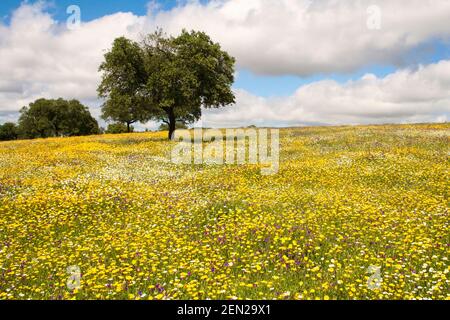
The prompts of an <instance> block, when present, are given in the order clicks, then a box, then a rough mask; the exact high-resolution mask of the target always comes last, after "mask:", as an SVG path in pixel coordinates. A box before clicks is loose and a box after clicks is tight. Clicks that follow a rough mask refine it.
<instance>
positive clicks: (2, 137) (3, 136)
mask: <svg viewBox="0 0 450 320" xmlns="http://www.w3.org/2000/svg"><path fill="white" fill-rule="evenodd" d="M17 137H18V128H17V125H16V124H15V123H12V122H6V123H4V124H2V125H0V141H7V140H16V139H17Z"/></svg>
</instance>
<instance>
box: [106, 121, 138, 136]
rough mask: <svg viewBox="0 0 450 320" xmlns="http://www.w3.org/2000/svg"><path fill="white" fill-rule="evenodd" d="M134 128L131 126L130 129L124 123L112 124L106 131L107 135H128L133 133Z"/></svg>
mask: <svg viewBox="0 0 450 320" xmlns="http://www.w3.org/2000/svg"><path fill="white" fill-rule="evenodd" d="M133 131H134V127H133V126H130V127H129V128H128V127H127V125H125V124H123V123H120V122H119V123H112V124H109V125H108V128H107V129H106V131H105V133H107V134H119V133H127V132H133Z"/></svg>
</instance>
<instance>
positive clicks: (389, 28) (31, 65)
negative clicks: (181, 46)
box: [0, 0, 450, 126]
mask: <svg viewBox="0 0 450 320" xmlns="http://www.w3.org/2000/svg"><path fill="white" fill-rule="evenodd" d="M372 4H376V5H379V7H380V8H381V10H382V11H381V12H382V23H381V30H378V31H376V30H368V29H367V26H366V20H367V13H366V9H367V7H368V6H369V5H372ZM44 6H45V5H44V4H42V3H37V4H34V5H28V4H23V5H21V7H20V8H18V9H17V10H16V11H15V12H14V14H13V15H12V17H11V23H10V24H9V25H3V24H2V23H0V74H1V75H2V76H1V79H0V122H3V121H6V120H8V121H9V120H14V119H16V118H17V111H18V110H20V108H21V107H22V106H24V105H27V104H28V103H29V102H31V101H33V100H35V99H36V98H39V97H48V98H50V97H59V96H62V97H65V98H77V99H80V100H82V101H83V102H85V103H87V104H89V105H90V106H91V107H92V110H93V113H94V115H95V116H97V117H98V116H99V110H98V105H99V104H100V102H99V101H98V100H97V94H96V88H97V85H98V83H99V80H100V75H99V73H98V72H97V69H98V66H99V64H100V63H101V61H102V57H103V53H104V52H105V50H106V49H108V48H109V47H110V45H111V43H112V41H113V39H114V38H116V37H118V36H122V35H124V36H127V37H131V38H134V39H138V38H139V35H140V34H142V33H146V32H152V31H153V30H154V28H155V27H156V26H161V27H164V28H165V29H166V30H167V31H169V32H170V33H177V32H179V31H180V30H181V29H182V28H183V27H184V28H187V29H198V30H204V31H206V32H207V33H209V34H210V35H211V36H212V38H213V39H214V40H215V41H218V42H220V43H221V44H222V45H223V47H224V48H225V49H226V50H228V51H230V53H231V54H232V55H234V56H235V57H236V58H237V61H238V64H239V66H241V67H243V68H247V69H250V70H252V71H254V72H256V73H262V74H297V75H310V74H317V73H327V72H333V73H335V72H350V71H352V70H355V69H358V68H360V67H364V66H367V65H370V64H374V63H395V64H401V62H402V60H403V59H405V57H410V56H411V54H410V53H411V52H415V51H411V50H413V49H415V48H416V47H418V46H423V45H426V44H427V43H429V42H430V41H431V40H433V39H436V38H439V39H442V40H448V39H449V35H450V29H449V28H448V17H449V16H450V1H448V0H433V1H428V0H408V1H406V0H398V1H387V0H386V1H385V0H378V1H377V0H372V1H365V0H360V1H358V0H347V1H335V0H316V1H314V2H313V4H312V5H311V6H308V1H306V0H305V1H304V0H280V1H272V0H227V1H218V0H213V1H211V2H210V3H208V4H206V5H201V4H199V3H198V2H195V1H188V2H186V3H185V4H184V5H182V6H178V7H176V8H174V9H171V10H169V11H158V9H157V7H156V6H154V5H153V6H152V5H149V6H148V10H149V14H148V16H144V17H139V16H136V15H133V14H131V13H116V14H114V15H110V16H104V17H101V18H98V19H96V20H93V21H90V22H86V23H83V24H82V26H81V28H80V29H78V30H75V31H70V30H67V29H66V26H65V23H56V22H55V20H54V19H53V18H52V17H51V16H50V15H49V14H47V13H45V10H44V9H45V8H44ZM81 9H82V10H83V8H81ZM412 56H414V54H413V55H412ZM449 72H450V71H449V68H448V63H447V62H445V61H444V62H442V63H441V64H436V65H431V66H427V67H422V69H420V70H416V71H412V70H408V69H406V70H404V71H399V72H396V73H394V74H393V75H390V76H388V77H386V78H383V79H378V78H375V77H374V76H366V77H365V78H363V79H360V80H358V81H355V82H349V83H346V84H344V85H341V84H339V83H336V82H333V81H319V82H316V83H312V84H310V85H307V86H304V87H301V88H299V90H298V91H297V92H296V93H295V94H294V95H293V96H291V97H285V98H277V99H265V98H261V97H256V96H253V95H251V94H250V93H246V92H245V91H242V90H239V91H238V92H237V96H238V103H237V106H235V107H233V108H227V109H223V110H217V111H214V112H208V113H207V117H208V119H209V120H208V121H210V122H211V121H215V123H214V125H217V126H222V125H227V124H228V123H231V124H236V123H242V124H248V123H256V122H261V123H270V124H284V123H286V124H296V123H349V122H351V123H359V122H383V121H403V120H405V119H409V120H411V121H414V119H417V120H418V121H419V120H420V121H421V120H422V119H423V120H430V121H433V120H435V119H440V120H442V119H444V118H443V117H446V116H447V115H446V114H447V113H448V97H449V93H448V90H447V89H446V88H449V80H448V75H449ZM411 88H414V89H413V90H410V89H411Z"/></svg>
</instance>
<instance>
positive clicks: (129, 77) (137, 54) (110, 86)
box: [98, 37, 149, 132]
mask: <svg viewBox="0 0 450 320" xmlns="http://www.w3.org/2000/svg"><path fill="white" fill-rule="evenodd" d="M143 56H144V54H143V52H142V49H141V48H140V46H139V45H138V44H137V43H135V42H133V41H131V40H128V39H126V38H124V37H121V38H117V39H116V40H115V41H114V44H113V47H112V49H111V51H109V52H108V53H106V54H105V61H104V62H103V63H102V64H101V65H100V68H99V71H101V72H103V78H102V82H101V84H100V86H99V87H98V93H99V96H100V97H102V98H105V99H106V100H105V102H104V104H103V105H102V118H103V119H105V120H112V121H116V122H120V123H124V124H126V125H127V131H126V132H130V126H131V124H133V123H135V122H138V121H145V120H146V119H147V118H148V117H149V114H148V111H147V110H146V109H145V108H144V105H143V103H144V101H145V100H144V96H143V95H142V94H141V93H142V92H143V87H144V84H145V81H146V78H147V74H146V70H145V64H144V59H143Z"/></svg>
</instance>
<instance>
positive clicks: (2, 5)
mask: <svg viewBox="0 0 450 320" xmlns="http://www.w3.org/2000/svg"><path fill="white" fill-rule="evenodd" d="M22 2H23V1H21V0H1V1H0V16H1V17H2V19H3V21H4V23H6V24H7V23H8V22H9V19H10V16H11V13H12V12H13V11H14V10H15V9H17V7H19V6H20V4H21V3H22ZM28 2H30V3H33V2H34V1H28ZM179 2H180V1H179V0H178V1H177V0H168V1H159V2H157V3H158V5H159V8H160V10H169V9H171V8H173V7H176V6H177V3H179ZM201 2H206V1H201ZM148 3H149V0H132V1H127V0H107V1H106V0H78V1H76V0H52V1H48V4H49V5H48V7H47V8H46V10H47V12H49V13H51V14H52V16H53V17H54V19H56V20H57V21H60V22H64V21H65V20H66V19H67V16H68V15H67V13H66V9H67V7H68V6H70V5H78V6H80V8H82V21H84V22H87V21H91V20H94V19H97V18H100V17H103V16H105V15H110V14H114V13H116V12H120V11H121V12H132V13H134V14H135V15H139V16H142V15H145V14H146V13H147V7H148ZM449 57H450V49H449V46H446V45H443V44H442V43H441V42H440V41H430V43H428V44H427V46H424V48H423V52H422V54H421V55H420V59H418V56H417V55H416V56H414V57H412V58H410V59H415V60H414V62H418V63H426V64H428V63H432V62H437V61H439V60H442V59H448V58H449ZM395 69H396V68H395V66H392V65H389V64H386V65H373V66H366V67H364V68H360V69H359V70H357V71H354V72H351V73H338V74H336V73H335V74H333V73H331V74H317V75H313V76H308V77H299V76H295V75H283V76H264V75H258V74H255V73H253V72H251V71H249V70H246V69H241V70H239V73H238V77H237V78H236V82H235V85H234V86H235V88H239V89H244V90H247V91H249V92H251V93H253V94H256V95H258V96H263V97H273V96H286V95H290V94H292V93H293V92H295V90H297V89H298V88H299V87H300V86H301V85H304V84H307V83H310V82H313V81H318V80H321V79H333V80H335V81H337V82H340V83H343V82H346V81H348V80H353V79H357V78H360V77H361V76H362V75H364V74H365V73H373V74H375V75H377V76H379V77H383V76H385V75H387V74H389V73H391V72H393V71H395Z"/></svg>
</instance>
